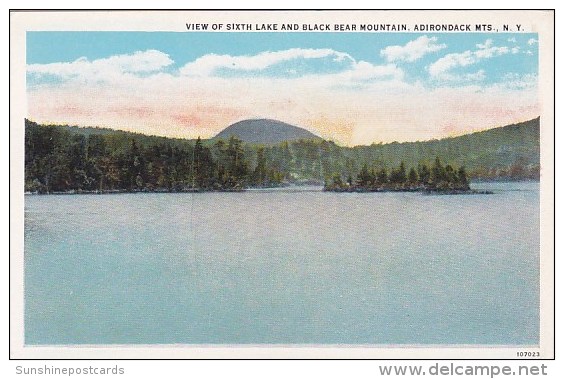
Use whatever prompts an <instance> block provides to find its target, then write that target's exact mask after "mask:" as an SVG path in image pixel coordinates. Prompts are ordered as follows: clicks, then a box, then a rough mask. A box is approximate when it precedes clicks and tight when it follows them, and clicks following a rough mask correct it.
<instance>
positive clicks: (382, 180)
mask: <svg viewBox="0 0 564 379" xmlns="http://www.w3.org/2000/svg"><path fill="white" fill-rule="evenodd" d="M324 189H325V190H326V191H336V192H355V191H357V192H366V191H370V192H377V191H422V190H426V191H468V190H470V185H469V181H468V176H467V174H466V169H465V168H464V166H462V167H460V168H458V169H455V168H454V167H453V166H452V165H450V164H447V165H443V163H442V162H441V160H440V158H439V157H436V158H435V161H434V163H433V165H431V166H429V165H427V164H425V163H422V164H419V165H418V166H417V168H415V167H411V168H410V169H409V171H408V170H407V169H406V166H405V163H404V162H401V163H400V165H399V166H398V167H394V168H392V169H391V170H390V171H387V170H386V168H385V167H382V168H380V169H377V168H374V167H372V168H369V167H368V165H366V164H365V165H364V166H363V167H362V169H361V170H360V172H359V173H358V174H357V175H356V177H355V178H353V176H351V175H349V176H348V177H347V178H346V179H344V178H343V177H342V175H340V174H335V175H334V176H333V177H332V178H331V180H329V181H327V182H326V183H325V187H324Z"/></svg>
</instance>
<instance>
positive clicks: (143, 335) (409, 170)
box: [10, 10, 554, 359]
mask: <svg viewBox="0 0 564 379" xmlns="http://www.w3.org/2000/svg"><path fill="white" fill-rule="evenodd" d="M10 42H11V50H10V70H11V76H10V79H11V85H10V94H11V99H10V109H11V115H10V138H11V139H10V157H11V177H10V179H11V188H10V191H11V192H10V194H11V212H12V213H11V229H10V232H11V246H10V274H11V277H10V280H11V282H10V324H11V340H10V351H11V358H15V359H26V358H45V359H49V358H65V359H75V358H88V359H96V358H99V359H107V358H110V359H120V358H140V359H171V358H172V359H194V358H234V359H238V358H320V359H330V358H345V359H348V358H366V359H402V358H432V359H447V358H448V359H460V358H476V359H524V358H540V359H550V358H553V356H554V12H553V11H541V10H538V11H535V10H528V11H507V10H506V11H441V10H433V11H431V10H427V11H425V10H420V11H377V10H373V11H370V10H368V11H367V10H363V11H360V10H359V11H354V10H350V11H297V10H296V11H258V10H257V11H251V10H249V11H27V12H23V11H13V12H11V13H10Z"/></svg>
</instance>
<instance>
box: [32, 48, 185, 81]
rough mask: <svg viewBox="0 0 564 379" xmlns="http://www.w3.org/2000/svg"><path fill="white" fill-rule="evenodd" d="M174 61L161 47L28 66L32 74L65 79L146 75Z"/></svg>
mask: <svg viewBox="0 0 564 379" xmlns="http://www.w3.org/2000/svg"><path fill="white" fill-rule="evenodd" d="M173 63H174V61H173V60H172V59H170V57H169V56H168V54H165V53H163V52H160V51H158V50H147V51H137V52H135V53H133V54H123V55H114V56H111V57H108V58H101V59H95V60H93V61H90V60H88V59H87V58H85V57H82V58H79V59H77V60H75V61H73V62H57V63H48V64H29V65H27V72H28V74H31V75H35V76H36V77H39V78H40V77H41V76H55V77H59V78H61V79H72V78H83V79H91V78H94V77H95V78H97V79H103V78H111V77H115V76H119V75H122V74H136V75H143V74H149V73H154V72H156V71H160V70H162V69H164V68H166V67H168V66H170V65H172V64H173Z"/></svg>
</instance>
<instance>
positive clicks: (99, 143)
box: [25, 121, 284, 193]
mask: <svg viewBox="0 0 564 379" xmlns="http://www.w3.org/2000/svg"><path fill="white" fill-rule="evenodd" d="M255 153H256V154H255V156H254V159H253V164H251V162H250V159H249V152H248V150H246V149H245V148H244V146H243V143H242V142H241V141H240V140H239V139H237V138H234V137H233V138H230V139H229V140H228V141H223V140H220V141H217V142H216V143H215V144H213V145H212V146H206V145H205V144H204V143H203V141H202V140H201V139H199V138H198V139H197V140H196V141H194V142H188V141H180V142H179V141H174V140H169V139H166V138H156V137H147V136H140V135H135V134H129V133H108V134H95V133H92V134H86V135H85V134H79V133H72V132H69V131H68V130H65V128H61V127H46V126H40V125H37V124H35V123H33V122H30V121H26V133H25V190H26V191H29V192H38V193H53V192H69V191H76V192H113V191H116V192H117V191H127V192H138V191H195V190H198V191H200V190H202V191H206V190H218V191H222V190H223V191H231V190H241V189H244V188H246V187H249V186H253V187H261V186H276V185H279V184H280V183H281V182H282V180H283V178H284V176H283V175H282V174H281V173H280V172H279V171H278V170H276V169H275V168H272V167H269V166H268V165H267V163H266V157H265V154H264V148H262V147H258V148H257V149H256V150H255Z"/></svg>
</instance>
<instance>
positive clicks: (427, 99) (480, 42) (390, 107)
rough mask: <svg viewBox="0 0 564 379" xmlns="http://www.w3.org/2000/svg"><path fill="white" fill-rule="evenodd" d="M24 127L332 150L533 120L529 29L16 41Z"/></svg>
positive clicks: (534, 54) (534, 66)
mask: <svg viewBox="0 0 564 379" xmlns="http://www.w3.org/2000/svg"><path fill="white" fill-rule="evenodd" d="M26 64H27V74H26V86H27V102H28V103H27V113H28V118H29V119H31V120H33V121H36V122H39V123H46V124H68V125H79V126H98V127H107V128H114V129H121V130H128V131H134V132H138V133H145V134H150V135H160V136H168V137H182V138H195V137H198V136H200V137H202V138H209V137H212V136H214V135H215V134H217V133H218V132H219V131H221V130H223V129H224V128H225V127H227V126H228V125H230V124H232V123H234V122H237V121H240V120H243V119H248V118H272V119H277V120H281V121H284V122H288V123H291V124H294V125H297V126H300V127H303V128H305V129H308V130H309V131H311V132H313V133H315V134H317V135H319V136H321V137H324V138H326V139H330V140H333V141H335V142H337V143H339V144H342V145H349V146H353V145H369V144H372V143H381V142H382V143H387V142H392V141H399V142H403V141H421V140H429V139H433V138H444V137H449V136H456V135H461V134H465V133H468V132H472V131H478V130H484V129H488V128H492V127H497V126H502V125H507V124H511V123H514V122H519V121H525V120H529V119H531V118H534V117H537V116H538V115H539V113H540V106H539V104H538V39H537V34H534V33H389V32H387V33H295V32H293V33H210V32H208V33H206V32H199V33H198V32H194V33H189V32H185V33H176V32H175V33H172V32H28V33H27V41H26Z"/></svg>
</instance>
